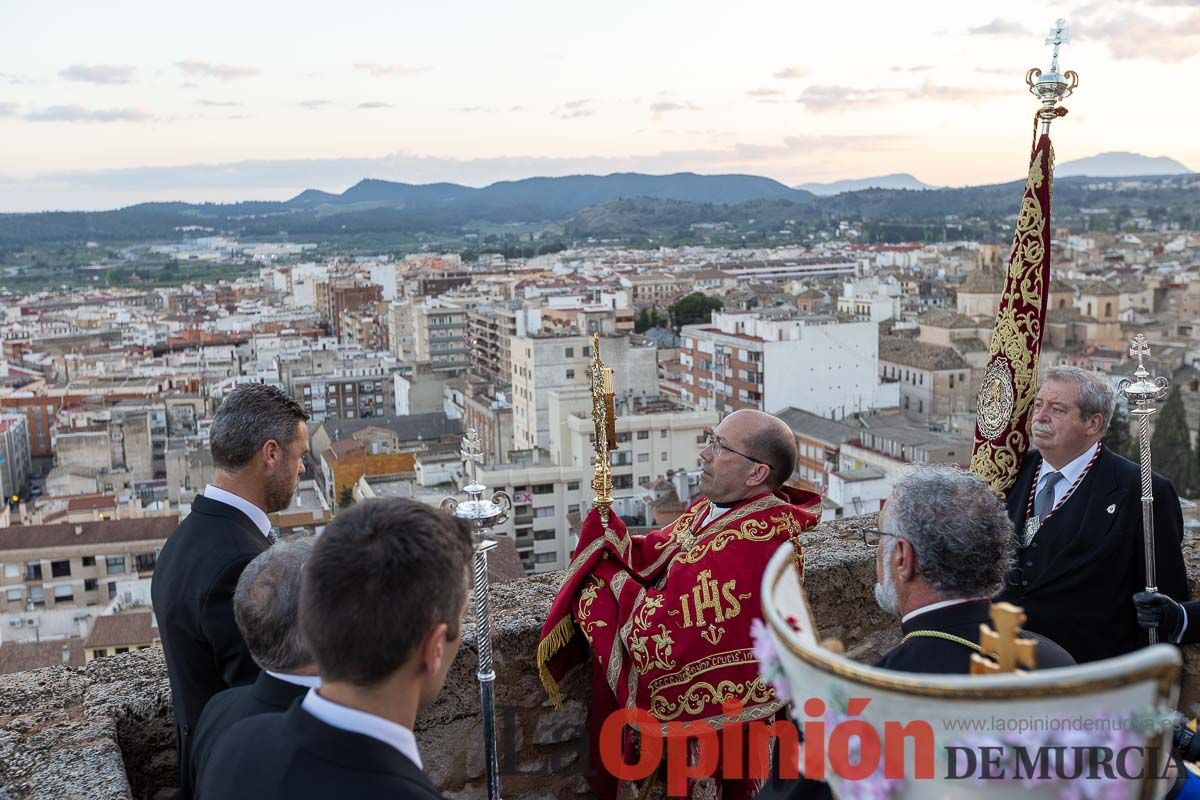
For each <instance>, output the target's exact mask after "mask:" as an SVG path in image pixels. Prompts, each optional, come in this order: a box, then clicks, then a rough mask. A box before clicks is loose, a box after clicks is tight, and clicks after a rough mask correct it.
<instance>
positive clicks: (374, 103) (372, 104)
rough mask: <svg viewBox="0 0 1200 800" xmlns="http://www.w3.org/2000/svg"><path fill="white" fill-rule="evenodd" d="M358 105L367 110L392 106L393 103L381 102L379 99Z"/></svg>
mask: <svg viewBox="0 0 1200 800" xmlns="http://www.w3.org/2000/svg"><path fill="white" fill-rule="evenodd" d="M358 107H359V108H360V109H362V110H364V111H367V110H371V109H375V108H391V107H392V104H391V103H381V102H380V101H378V100H368V101H367V102H365V103H359V104H358Z"/></svg>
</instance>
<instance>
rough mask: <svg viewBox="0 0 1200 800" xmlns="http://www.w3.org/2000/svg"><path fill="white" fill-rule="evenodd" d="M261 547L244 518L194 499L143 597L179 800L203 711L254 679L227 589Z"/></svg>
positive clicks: (184, 794)
mask: <svg viewBox="0 0 1200 800" xmlns="http://www.w3.org/2000/svg"><path fill="white" fill-rule="evenodd" d="M267 547H268V542H267V538H266V537H265V536H263V535H262V532H261V531H260V530H259V529H258V527H257V526H256V525H255V524H254V522H253V521H251V519H250V518H249V517H247V516H246V515H245V514H243V513H242V512H241V511H238V510H237V509H236V508H234V507H233V506H230V505H226V504H225V503H222V502H219V501H217V500H210V499H209V498H207V497H204V496H199V497H197V498H196V499H195V500H193V501H192V513H191V514H189V515H188V517H187V519H185V520H184V521H183V522H181V523H180V524H179V527H178V528H176V529H175V531H174V532H173V533H172V534H171V536H170V537H169V538H168V539H167V543H166V545H164V546H163V549H162V552H161V553H160V554H159V556H158V562H157V564H155V567H154V578H153V581H152V583H151V585H150V595H151V599H152V600H153V603H154V614H155V617H156V618H157V619H158V629H159V635H160V636H161V637H162V645H163V653H164V655H165V657H166V660H167V676H168V677H169V678H170V680H171V701H172V703H173V704H174V708H175V733H176V736H177V741H176V752H177V753H178V756H179V782H180V795H179V798H180V800H187V798H189V797H191V786H190V777H191V770H190V768H189V766H188V756H189V753H190V751H191V742H190V739H191V735H192V732H193V731H194V730H195V728H196V722H197V721H198V720H199V719H200V712H201V711H203V710H204V704H205V703H207V702H208V700H209V698H210V697H212V696H213V695H215V694H216V693H217V692H220V691H223V690H225V689H228V688H229V687H230V686H239V685H241V684H246V683H250V682H252V681H253V680H254V679H255V677H256V676H257V675H258V671H259V670H258V665H257V664H255V663H254V660H253V659H252V658H251V657H250V651H249V650H247V649H246V643H245V642H244V641H242V634H241V632H240V631H239V630H238V627H237V623H236V622H235V621H234V618H233V590H234V589H235V588H236V587H237V580H238V578H239V577H240V576H241V574H242V570H244V569H245V568H246V565H247V564H249V563H250V562H251V561H252V560H253V559H254V557H255V556H257V555H258V554H259V553H261V552H262V551H264V550H266V549H267Z"/></svg>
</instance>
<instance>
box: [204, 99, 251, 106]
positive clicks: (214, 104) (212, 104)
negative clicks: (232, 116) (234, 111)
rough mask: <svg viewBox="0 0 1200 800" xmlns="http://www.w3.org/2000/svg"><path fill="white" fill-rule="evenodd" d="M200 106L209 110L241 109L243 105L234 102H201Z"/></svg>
mask: <svg viewBox="0 0 1200 800" xmlns="http://www.w3.org/2000/svg"><path fill="white" fill-rule="evenodd" d="M200 105H202V106H207V107H208V108H239V107H241V105H242V104H241V103H238V102H236V101H233V100H201V101H200Z"/></svg>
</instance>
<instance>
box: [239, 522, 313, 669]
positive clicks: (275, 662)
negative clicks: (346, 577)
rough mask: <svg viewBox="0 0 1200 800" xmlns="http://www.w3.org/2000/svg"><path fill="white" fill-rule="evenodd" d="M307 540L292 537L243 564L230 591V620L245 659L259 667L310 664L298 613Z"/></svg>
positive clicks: (308, 550) (310, 542) (309, 546)
mask: <svg viewBox="0 0 1200 800" xmlns="http://www.w3.org/2000/svg"><path fill="white" fill-rule="evenodd" d="M314 538H315V537H312V536H295V537H292V538H290V539H287V540H285V541H281V542H279V543H277V544H275V545H273V546H272V547H270V548H268V549H267V550H265V551H263V552H262V553H260V554H259V555H258V557H257V558H255V559H254V560H253V561H251V562H250V563H249V564H247V565H246V569H245V570H244V571H243V572H242V577H241V578H239V579H238V583H237V589H236V590H235V591H234V593H233V616H234V618H235V619H236V620H237V626H238V630H240V631H241V632H242V638H243V639H245V640H246V646H247V647H248V648H249V649H250V655H251V656H252V657H253V658H254V661H255V663H257V664H258V665H259V666H260V667H262V668H263V669H269V670H272V671H274V672H295V671H296V670H299V669H300V668H302V667H305V666H307V665H309V664H311V663H313V657H312V654H311V653H310V652H309V650H308V645H307V644H305V641H304V637H303V634H301V632H300V624H299V623H298V622H297V616H298V615H297V612H298V610H299V608H300V576H301V574H302V572H303V570H302V568H303V566H304V562H305V561H306V560H307V559H308V557H309V556H310V555H311V554H312V550H313V545H314V541H313V539H314Z"/></svg>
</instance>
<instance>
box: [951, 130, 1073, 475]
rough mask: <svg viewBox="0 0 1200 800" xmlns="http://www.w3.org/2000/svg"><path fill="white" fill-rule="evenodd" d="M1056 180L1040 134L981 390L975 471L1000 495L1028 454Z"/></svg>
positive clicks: (1051, 156) (1045, 138)
mask: <svg viewBox="0 0 1200 800" xmlns="http://www.w3.org/2000/svg"><path fill="white" fill-rule="evenodd" d="M1053 180H1054V148H1053V147H1051V145H1050V137H1049V135H1047V134H1042V136H1041V138H1039V139H1038V141H1037V144H1036V145H1035V147H1034V148H1033V155H1032V157H1031V158H1030V162H1029V178H1028V179H1027V180H1026V181H1025V195H1024V197H1023V198H1022V199H1021V211H1020V213H1019V214H1018V215H1017V230H1016V234H1015V235H1014V236H1013V246H1012V253H1011V255H1010V256H1009V262H1008V274H1007V276H1006V278H1005V281H1004V295H1003V296H1002V297H1001V299H1000V310H999V311H998V312H997V314H996V325H995V327H994V328H993V329H992V343H991V348H990V349H989V352H988V366H987V369H986V370H985V371H984V375H983V381H982V382H981V384H980V386H979V398H978V400H979V404H978V416H977V417H976V422H975V449H974V451H973V453H972V455H971V471H972V472H974V473H975V474H976V475H978V476H979V477H980V478H982V479H983V480H985V481H987V482H988V483H989V484H990V485H991V487H992V488H993V489H995V490H996V491H997V492H999V493H1004V492H1007V491H1008V489H1009V487H1011V486H1012V484H1013V481H1015V480H1016V477H1017V472H1018V471H1019V470H1020V469H1021V460H1022V459H1023V458H1024V457H1025V451H1026V450H1028V449H1029V415H1030V411H1031V409H1032V407H1033V398H1034V395H1036V394H1037V377H1038V356H1039V354H1040V353H1041V349H1042V336H1043V333H1044V330H1045V324H1046V306H1047V303H1048V302H1049V301H1048V296H1049V292H1050V200H1051V194H1052V192H1051V185H1052V183H1053Z"/></svg>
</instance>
